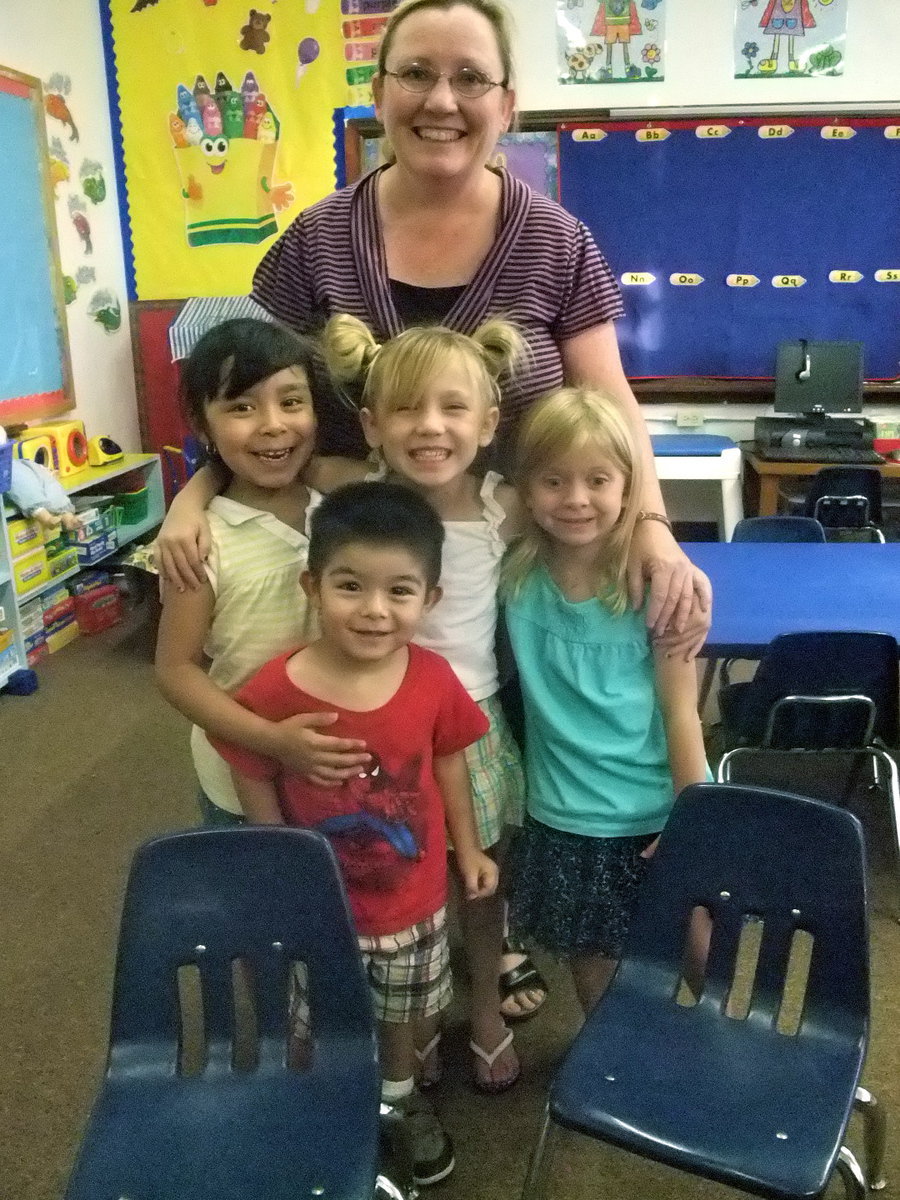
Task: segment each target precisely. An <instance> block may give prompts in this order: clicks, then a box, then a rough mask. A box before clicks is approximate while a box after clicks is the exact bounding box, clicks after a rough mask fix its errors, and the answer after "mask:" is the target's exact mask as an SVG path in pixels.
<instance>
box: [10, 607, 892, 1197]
mask: <svg viewBox="0 0 900 1200" xmlns="http://www.w3.org/2000/svg"><path fill="white" fill-rule="evenodd" d="M154 619H155V606H154V603H153V601H152V599H145V600H144V601H143V602H142V603H140V604H138V605H137V606H136V607H135V608H133V609H132V610H130V611H129V612H128V614H127V618H126V621H125V622H124V623H123V624H122V625H120V626H118V627H117V628H115V629H112V630H108V631H107V632H105V633H102V634H99V635H97V636H94V637H81V638H78V639H77V640H76V641H75V642H73V643H72V644H71V645H69V646H68V647H66V648H65V649H64V650H62V651H60V652H59V653H57V654H55V655H53V656H52V657H51V658H50V659H48V660H46V661H45V662H44V663H42V664H41V666H40V668H39V676H40V689H39V691H38V692H37V693H36V694H35V695H34V696H31V697H24V698H20V697H12V696H7V695H2V696H0V741H2V746H3V753H2V756H0V796H2V797H3V803H2V805H0V964H2V967H0V977H2V985H0V1038H2V1043H0V1195H2V1196H3V1197H9V1198H10V1200H53V1198H55V1197H59V1196H61V1195H62V1193H63V1191H64V1189H65V1183H66V1180H67V1178H68V1173H69V1170H70V1167H71V1163H72V1160H73V1157H74V1155H75V1152H76V1149H77V1147H78V1144H79V1141H80V1138H81V1133H82V1130H83V1127H84V1124H85V1121H86V1118H87V1114H88V1111H89V1108H90V1105H91V1103H92V1101H93V1098H94V1096H95V1094H96V1090H97V1086H98V1083H99V1081H100V1078H101V1075H102V1072H103V1067H104V1057H105V1051H106V1040H107V1028H108V1020H109V998H110V983H111V978H112V970H113V962H114V956H115V946H116V938H117V931H118V920H119V906H120V903H121V895H122V889H123V886H124V882H125V877H126V873H127V868H128V863H129V860H130V857H131V854H132V852H133V851H134V849H135V847H136V846H137V845H138V844H139V843H140V842H142V841H143V840H144V839H145V838H148V837H151V836H153V835H156V834H159V833H162V832H164V831H166V830H171V829H178V828H185V827H187V826H190V825H192V824H193V823H194V822H195V817H196V814H195V808H194V782H193V778H192V771H191V763H190V757H189V753H188V744H187V727H186V724H185V722H184V721H183V719H182V718H181V717H180V716H178V714H176V713H175V712H173V711H172V710H171V709H169V708H168V707H167V705H166V704H165V703H164V701H163V700H162V699H161V697H160V696H159V695H158V693H157V692H156V690H155V686H154V682H153V671H152V646H153V640H154V636H155V631H154ZM712 715H714V713H713V714H712ZM863 818H864V821H865V822H866V825H867V832H868V833H869V836H870V840H872V841H877V842H878V843H879V844H883V843H884V839H885V837H886V832H885V825H884V822H883V820H882V819H881V818H880V817H879V816H878V814H870V813H868V812H863ZM875 857H876V862H875V867H874V884H875V886H874V891H873V904H872V957H873V979H872V999H873V1028H872V1039H871V1046H870V1051H869V1059H868V1064H867V1067H866V1070H865V1075H864V1082H865V1083H866V1085H867V1086H868V1087H869V1088H870V1089H871V1090H872V1091H873V1092H874V1093H875V1095H876V1096H877V1097H878V1098H879V1099H880V1101H881V1102H882V1104H883V1105H884V1106H885V1108H886V1109H887V1112H888V1119H889V1121H890V1126H889V1142H888V1155H887V1162H886V1170H887V1176H888V1190H887V1191H886V1192H885V1193H884V1195H885V1196H886V1197H890V1196H891V1195H897V1194H898V1191H900V1150H898V1146H900V1138H898V1136H897V1135H896V1134H895V1133H892V1132H891V1131H893V1130H896V1129H897V1127H898V1126H897V1120H896V1119H895V1117H894V1114H896V1113H898V1112H900V1037H898V1032H897V1031H898V1029H900V925H898V924H897V923H896V922H895V921H894V920H893V917H892V907H891V906H892V905H893V904H894V903H895V900H896V888H895V886H894V881H893V876H892V873H891V871H890V867H891V862H890V856H889V855H887V854H886V853H880V854H878V855H876V856H875ZM540 965H541V968H542V969H543V970H544V971H545V973H546V975H547V977H548V979H549V980H550V982H551V985H552V996H551V999H550V1000H549V1001H548V1003H547V1005H546V1006H545V1008H544V1010H543V1011H542V1012H541V1014H540V1015H539V1016H538V1017H536V1018H535V1019H534V1020H532V1021H530V1022H528V1023H527V1024H524V1025H520V1026H518V1027H517V1034H516V1044H517V1046H518V1048H519V1052H520V1054H521V1057H522V1062H523V1074H522V1079H521V1081H520V1082H519V1084H518V1085H517V1086H516V1087H515V1088H514V1089H513V1090H512V1091H511V1092H509V1093H507V1094H506V1095H503V1096H498V1097H488V1096H480V1095H476V1094H475V1093H474V1092H473V1091H472V1090H471V1089H470V1087H469V1084H468V1080H469V1069H470V1067H469V1061H468V1056H467V1053H466V1050H465V1047H466V1044H467V1040H468V1038H467V1033H466V1030H465V1026H464V1024H463V1013H464V999H465V983H464V980H463V981H461V982H460V986H459V989H458V998H457V1000H456V1001H455V1002H454V1008H453V1009H452V1010H451V1014H450V1025H449V1029H448V1033H447V1036H446V1037H445V1047H446V1050H447V1056H448V1060H449V1061H448V1066H447V1072H446V1076H445V1079H444V1081H443V1082H442V1083H441V1085H440V1086H439V1088H438V1089H437V1090H436V1093H435V1103H436V1105H437V1107H438V1109H439V1110H440V1112H441V1113H442V1115H443V1118H444V1120H445V1123H446V1125H447V1128H448V1129H449V1130H450V1132H451V1133H452V1135H453V1137H454V1139H455V1141H456V1148H457V1168H456V1171H455V1172H454V1173H453V1175H451V1176H450V1178H449V1179H448V1180H447V1181H446V1182H444V1183H442V1184H439V1185H438V1186H437V1187H435V1188H432V1189H429V1190H430V1191H431V1192H432V1193H433V1194H434V1196H435V1197H436V1200H463V1198H465V1200H513V1198H514V1197H517V1196H518V1195H519V1194H520V1192H521V1188H522V1183H523V1179H524V1175H525V1169H526V1165H527V1160H528V1155H529V1153H530V1149H531V1146H532V1144H533V1141H534V1137H535V1135H536V1132H537V1128H538V1122H539V1119H540V1112H541V1107H542V1104H543V1100H544V1096H545V1093H546V1089H547V1086H548V1082H549V1080H550V1078H551V1077H552V1075H553V1072H554V1069H555V1067H556V1065H557V1064H558V1062H559V1061H560V1058H561V1056H562V1055H563V1053H564V1051H565V1049H566V1046H567V1045H568V1043H569V1041H570V1040H571V1038H572V1036H573V1034H574V1033H575V1031H576V1029H577V1027H578V1024H579V1013H578V1008H577V1005H576V1002H575V999H574V996H573V993H572V989H571V986H570V984H569V981H568V979H567V977H566V974H565V972H563V971H562V970H561V969H559V968H557V967H556V966H555V965H554V964H553V963H552V962H549V961H547V960H546V959H541V960H540ZM849 1141H850V1144H851V1145H852V1146H853V1147H854V1149H855V1150H856V1151H857V1153H860V1152H861V1142H860V1130H859V1128H858V1126H857V1125H856V1123H855V1119H854V1123H853V1125H852V1126H851V1135H850V1139H849ZM728 1192H729V1189H726V1188H722V1187H720V1186H718V1185H716V1184H713V1183H709V1182H706V1181H704V1180H700V1179H696V1178H694V1177H691V1176H687V1175H683V1174H680V1173H678V1172H676V1171H674V1170H671V1169H670V1168H667V1167H663V1166H659V1165H656V1164H652V1163H649V1162H646V1161H644V1160H641V1159H637V1158H634V1157H632V1156H630V1155H628V1154H626V1153H624V1152H622V1151H618V1150H614V1149H611V1148H605V1147H602V1146H599V1145H597V1144H596V1143H591V1142H589V1141H587V1140H585V1139H581V1138H579V1137H577V1135H567V1136H566V1137H565V1138H564V1140H563V1141H562V1143H561V1146H560V1150H559V1153H558V1155H557V1157H556V1159H555V1169H554V1173H553V1177H552V1179H551V1181H550V1186H549V1190H548V1196H549V1198H550V1200H597V1197H604V1196H607V1197H608V1196H615V1197H616V1200H647V1198H648V1197H651V1198H653V1197H658V1198H665V1200H688V1198H697V1197H700V1198H701V1200H705V1198H706V1197H710V1198H712V1197H715V1196H719V1195H724V1194H726V1193H728Z"/></svg>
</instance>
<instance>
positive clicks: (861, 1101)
mask: <svg viewBox="0 0 900 1200" xmlns="http://www.w3.org/2000/svg"><path fill="white" fill-rule="evenodd" d="M853 1107H854V1108H855V1109H856V1111H857V1112H859V1113H862V1119H863V1146H864V1148H865V1160H866V1180H867V1182H868V1185H869V1191H872V1192H880V1191H881V1189H882V1188H883V1187H884V1186H885V1185H886V1183H887V1180H886V1179H885V1177H884V1174H883V1167H884V1153H885V1149H886V1147H887V1118H886V1117H885V1113H884V1109H883V1108H882V1106H881V1105H880V1104H879V1103H878V1101H877V1100H876V1099H875V1097H874V1096H873V1095H872V1093H871V1092H870V1091H868V1090H867V1089H866V1088H864V1087H858V1088H857V1089H856V1095H855V1096H854V1099H853Z"/></svg>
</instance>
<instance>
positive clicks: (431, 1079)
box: [415, 1032, 444, 1092]
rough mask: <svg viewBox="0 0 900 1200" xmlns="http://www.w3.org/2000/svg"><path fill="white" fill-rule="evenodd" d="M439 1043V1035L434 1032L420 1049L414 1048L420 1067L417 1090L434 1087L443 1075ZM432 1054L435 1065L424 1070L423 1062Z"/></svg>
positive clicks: (426, 1089)
mask: <svg viewBox="0 0 900 1200" xmlns="http://www.w3.org/2000/svg"><path fill="white" fill-rule="evenodd" d="M440 1044H441V1035H440V1033H439V1032H438V1033H436V1034H435V1035H434V1037H433V1038H432V1039H431V1041H430V1042H429V1043H428V1045H427V1046H423V1047H422V1049H421V1050H416V1052H415V1055H416V1060H417V1062H418V1063H419V1065H420V1067H422V1071H421V1073H420V1075H419V1085H418V1086H419V1091H420V1092H427V1091H428V1089H429V1088H433V1087H436V1086H437V1085H438V1084H439V1083H440V1082H441V1080H442V1079H443V1077H444V1062H443V1059H442V1058H441V1056H440V1054H439V1053H437V1049H438V1047H439V1046H440ZM432 1054H433V1055H434V1061H435V1064H436V1065H435V1067H434V1069H433V1070H432V1071H430V1072H428V1071H425V1063H426V1062H427V1061H428V1059H429V1058H430V1057H431V1055H432Z"/></svg>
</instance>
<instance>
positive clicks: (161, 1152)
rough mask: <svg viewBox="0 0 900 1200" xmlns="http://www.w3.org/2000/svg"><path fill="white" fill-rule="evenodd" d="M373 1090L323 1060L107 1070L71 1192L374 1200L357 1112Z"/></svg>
mask: <svg viewBox="0 0 900 1200" xmlns="http://www.w3.org/2000/svg"><path fill="white" fill-rule="evenodd" d="M311 1092H312V1093H313V1094H312V1095H311V1094H310V1093H311ZM328 1093H331V1095H328ZM374 1100H376V1097H373V1095H372V1088H371V1081H370V1080H369V1079H362V1080H361V1079H359V1077H358V1076H356V1077H355V1076H354V1075H353V1074H351V1073H349V1072H348V1073H344V1074H343V1075H342V1074H340V1073H339V1072H335V1071H333V1070H332V1071H330V1072H329V1075H328V1077H327V1078H326V1077H324V1076H322V1075H319V1074H317V1075H316V1076H315V1079H314V1083H311V1081H310V1078H309V1077H308V1076H307V1075H305V1074H304V1073H298V1074H297V1075H296V1076H287V1075H285V1073H284V1072H281V1073H280V1074H272V1075H269V1076H266V1075H257V1074H255V1073H250V1074H244V1073H241V1072H233V1073H231V1074H229V1075H227V1076H226V1077H224V1078H218V1079H208V1078H201V1077H197V1078H187V1079H186V1078H180V1077H171V1078H168V1079H154V1080H150V1081H146V1080H140V1081H135V1080H133V1079H131V1080H123V1081H110V1080H108V1081H107V1083H106V1086H105V1087H104V1088H103V1090H102V1092H101V1094H100V1097H99V1099H98V1101H97V1104H96V1106H95V1108H94V1111H93V1113H92V1116H91V1122H90V1126H89V1128H88V1134H87V1137H86V1138H85V1142H84V1149H83V1152H82V1156H81V1158H80V1160H79V1163H78V1165H77V1169H76V1173H75V1175H73V1178H72V1181H71V1185H70V1192H69V1195H70V1196H78V1197H82V1196H84V1197H90V1198H91V1200H105V1198H107V1197H109V1198H111V1200H118V1198H119V1197H128V1198H129V1200H151V1198H152V1200H247V1198H248V1197H254V1198H255V1197H265V1198H266V1200H297V1197H301V1196H306V1197H309V1196H310V1195H311V1194H317V1193H314V1192H313V1189H317V1188H319V1187H321V1188H323V1189H324V1191H323V1195H324V1197H325V1198H326V1200H372V1195H373V1190H374V1186H375V1173H374V1170H373V1166H374V1164H375V1163H376V1162H377V1155H378V1147H377V1135H376V1129H377V1126H376V1122H375V1121H373V1120H370V1119H369V1118H368V1115H367V1116H366V1118H365V1121H364V1122H363V1124H362V1125H359V1121H358V1119H357V1118H358V1115H359V1114H360V1113H365V1114H368V1113H369V1112H371V1111H372V1107H373V1101H374ZM336 1111H337V1112H340V1111H343V1112H345V1113H346V1115H347V1124H346V1125H343V1126H341V1127H337V1126H336V1125H335V1121H334V1114H335V1112H336ZM354 1124H356V1125H359V1127H358V1128H354V1127H353V1126H354ZM290 1146H293V1147H296V1153H294V1154H284V1153H283V1150H284V1148H285V1147H290ZM273 1151H275V1152H273ZM338 1151H339V1152H338Z"/></svg>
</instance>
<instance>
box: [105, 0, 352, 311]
mask: <svg viewBox="0 0 900 1200" xmlns="http://www.w3.org/2000/svg"><path fill="white" fill-rule="evenodd" d="M257 2H258V4H259V7H258V8H254V7H252V6H251V5H250V4H248V3H247V2H246V0H105V10H106V11H105V12H104V32H105V37H106V42H107V56H108V57H110V56H111V57H112V60H113V61H112V63H111V67H112V71H111V78H112V79H113V80H114V82H112V83H111V91H112V92H114V93H115V95H114V96H113V107H114V108H115V105H116V101H117V103H118V110H119V111H118V115H119V124H120V134H121V140H120V170H121V173H122V174H124V178H125V185H126V192H127V228H126V229H125V230H124V232H125V240H126V244H127V243H128V242H130V246H131V251H132V261H133V287H132V292H133V295H132V298H133V299H136V300H167V299H176V298H181V297H184V296H223V295H241V294H244V293H246V292H247V291H249V289H250V284H251V280H252V276H253V271H254V269H255V267H256V265H257V263H258V262H259V260H260V259H261V258H262V256H263V254H264V253H265V251H266V249H267V248H268V247H269V246H270V245H271V244H272V241H273V240H274V239H275V238H276V237H277V236H278V234H279V233H280V232H281V231H282V230H284V229H285V228H286V227H287V225H288V224H289V223H290V222H291V221H292V220H293V218H294V217H295V216H296V215H297V214H298V213H299V212H300V211H301V210H302V209H304V208H306V207H308V206H309V205H310V204H313V203H315V201H316V200H319V199H321V198H322V197H323V196H325V195H327V194H328V193H329V192H330V191H332V190H333V188H334V186H335V177H334V140H333V113H334V110H335V108H337V107H340V106H342V105H344V104H346V102H347V96H348V87H347V80H346V76H345V69H344V68H345V63H344V47H343V41H342V36H341V18H340V5H339V0H282V3H278V4H275V3H271V2H270V0H257Z"/></svg>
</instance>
